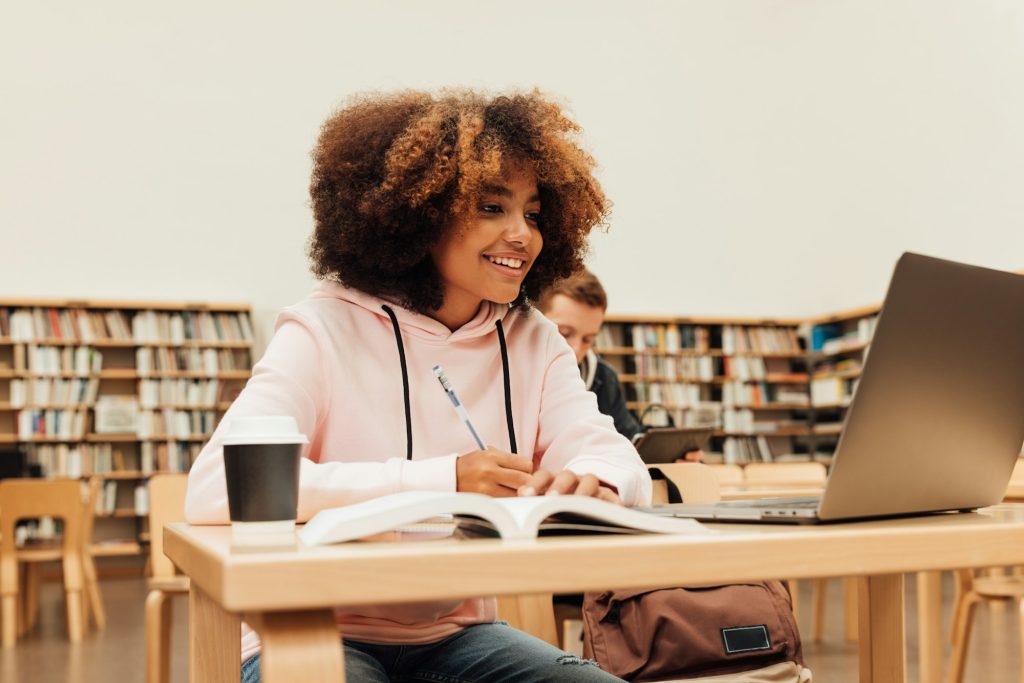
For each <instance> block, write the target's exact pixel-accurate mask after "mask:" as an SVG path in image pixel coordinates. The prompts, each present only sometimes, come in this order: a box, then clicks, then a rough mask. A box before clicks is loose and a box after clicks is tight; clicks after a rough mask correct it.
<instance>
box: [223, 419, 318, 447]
mask: <svg viewBox="0 0 1024 683" xmlns="http://www.w3.org/2000/svg"><path fill="white" fill-rule="evenodd" d="M261 443H309V439H307V438H306V435H305V434H302V433H301V432H300V431H299V426H298V425H297V424H296V422H295V418H294V417H292V416H291V415H261V416H259V417H234V418H231V420H230V421H229V422H228V431H227V434H225V436H224V445H225V446H240V445H245V444H261Z"/></svg>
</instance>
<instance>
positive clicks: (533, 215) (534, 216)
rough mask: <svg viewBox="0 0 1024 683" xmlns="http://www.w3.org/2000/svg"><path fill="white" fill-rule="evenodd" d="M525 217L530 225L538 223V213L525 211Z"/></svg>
mask: <svg viewBox="0 0 1024 683" xmlns="http://www.w3.org/2000/svg"><path fill="white" fill-rule="evenodd" d="M525 215H526V220H528V221H530V222H531V223H536V222H538V221H540V211H527V212H526V214H525Z"/></svg>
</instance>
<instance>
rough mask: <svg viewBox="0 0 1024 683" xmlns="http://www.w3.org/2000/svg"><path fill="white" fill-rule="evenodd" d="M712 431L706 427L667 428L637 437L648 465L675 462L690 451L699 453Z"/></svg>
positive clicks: (649, 430) (640, 450)
mask: <svg viewBox="0 0 1024 683" xmlns="http://www.w3.org/2000/svg"><path fill="white" fill-rule="evenodd" d="M711 432H712V430H711V429H708V428H704V427H665V428H658V429H648V430H647V431H646V432H644V433H643V434H639V435H637V437H636V441H635V444H634V445H635V446H636V450H637V452H638V453H639V454H640V458H641V459H642V460H643V461H644V462H645V463H647V464H648V465H659V464H662V463H666V462H675V461H676V460H678V459H679V458H681V457H683V454H685V453H687V452H689V451H699V450H703V448H704V447H705V446H706V445H707V443H708V439H710V438H711Z"/></svg>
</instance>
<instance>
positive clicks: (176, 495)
mask: <svg viewBox="0 0 1024 683" xmlns="http://www.w3.org/2000/svg"><path fill="white" fill-rule="evenodd" d="M187 487H188V475H187V474H157V475H155V476H153V477H150V479H149V563H150V567H151V569H152V571H153V578H169V577H172V576H174V575H175V569H174V563H173V562H171V561H170V560H169V559H167V556H166V555H164V525H165V524H172V523H174V522H183V521H185V489H186V488H187Z"/></svg>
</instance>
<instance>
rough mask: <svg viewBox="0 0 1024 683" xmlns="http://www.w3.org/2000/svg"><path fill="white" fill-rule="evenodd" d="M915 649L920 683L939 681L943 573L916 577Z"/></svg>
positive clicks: (935, 682) (940, 676) (920, 574)
mask: <svg viewBox="0 0 1024 683" xmlns="http://www.w3.org/2000/svg"><path fill="white" fill-rule="evenodd" d="M917 648H918V655H917V661H918V669H919V670H920V674H919V678H920V681H921V683H939V682H940V681H941V680H942V573H941V572H920V573H918V575H917Z"/></svg>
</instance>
